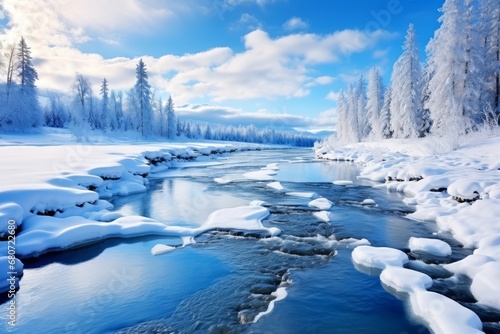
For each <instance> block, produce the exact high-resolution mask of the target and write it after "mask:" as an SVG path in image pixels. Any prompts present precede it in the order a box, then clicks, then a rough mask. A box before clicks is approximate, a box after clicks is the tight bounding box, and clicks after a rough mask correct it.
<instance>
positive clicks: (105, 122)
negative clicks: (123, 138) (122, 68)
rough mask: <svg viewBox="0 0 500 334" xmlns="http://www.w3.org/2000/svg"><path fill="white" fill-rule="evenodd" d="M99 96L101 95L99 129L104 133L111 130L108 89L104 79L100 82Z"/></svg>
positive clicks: (106, 81)
mask: <svg viewBox="0 0 500 334" xmlns="http://www.w3.org/2000/svg"><path fill="white" fill-rule="evenodd" d="M100 94H101V117H100V122H99V123H100V127H101V129H102V130H104V131H106V130H108V129H109V128H111V124H110V123H111V122H110V120H111V116H110V103H109V87H108V80H107V79H106V78H104V79H103V80H102V84H101V90H100Z"/></svg>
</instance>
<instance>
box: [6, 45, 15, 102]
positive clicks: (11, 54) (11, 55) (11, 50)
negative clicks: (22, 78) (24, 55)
mask: <svg viewBox="0 0 500 334" xmlns="http://www.w3.org/2000/svg"><path fill="white" fill-rule="evenodd" d="M5 59H6V63H5V66H6V72H7V86H6V90H7V92H6V93H7V99H8V98H9V94H10V89H11V87H12V84H13V83H14V82H13V77H14V71H15V68H16V45H15V44H11V45H8V46H7V48H6V50H5Z"/></svg>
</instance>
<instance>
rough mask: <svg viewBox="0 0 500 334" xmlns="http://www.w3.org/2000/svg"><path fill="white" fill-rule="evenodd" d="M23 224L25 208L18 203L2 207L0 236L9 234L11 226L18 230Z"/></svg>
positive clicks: (0, 210)
mask: <svg viewBox="0 0 500 334" xmlns="http://www.w3.org/2000/svg"><path fill="white" fill-rule="evenodd" d="M22 223H23V208H22V207H20V206H19V205H18V204H16V203H6V204H2V205H0V236H4V235H6V234H8V233H9V231H10V230H11V229H9V225H10V226H12V227H15V228H17V227H18V226H21V224H22Z"/></svg>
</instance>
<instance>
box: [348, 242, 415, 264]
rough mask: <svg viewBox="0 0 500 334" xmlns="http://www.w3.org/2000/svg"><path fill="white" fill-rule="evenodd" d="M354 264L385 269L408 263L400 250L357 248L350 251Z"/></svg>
mask: <svg viewBox="0 0 500 334" xmlns="http://www.w3.org/2000/svg"><path fill="white" fill-rule="evenodd" d="M352 259H353V260H354V262H355V263H357V264H359V265H362V266H365V267H368V268H377V269H382V270H383V269H385V268H386V267H387V266H396V267H402V266H404V265H405V264H406V263H408V261H409V260H408V256H407V255H406V254H405V253H403V252H402V251H400V250H397V249H394V248H388V247H373V246H359V247H356V248H355V249H354V250H353V251H352Z"/></svg>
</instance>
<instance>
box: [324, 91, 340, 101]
mask: <svg viewBox="0 0 500 334" xmlns="http://www.w3.org/2000/svg"><path fill="white" fill-rule="evenodd" d="M326 99H327V100H330V101H334V102H337V101H338V99H339V93H338V92H329V93H328V95H327V96H326Z"/></svg>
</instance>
